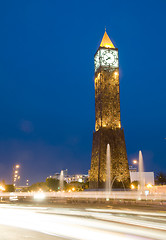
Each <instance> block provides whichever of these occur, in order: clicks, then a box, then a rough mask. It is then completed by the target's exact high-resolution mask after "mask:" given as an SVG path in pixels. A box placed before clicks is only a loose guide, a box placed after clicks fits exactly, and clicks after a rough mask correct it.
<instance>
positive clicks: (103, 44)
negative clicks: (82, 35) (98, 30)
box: [100, 30, 115, 48]
mask: <svg viewBox="0 0 166 240" xmlns="http://www.w3.org/2000/svg"><path fill="white" fill-rule="evenodd" d="M100 47H106V48H115V47H114V45H113V43H112V42H111V40H110V38H109V37H108V34H107V32H106V30H105V33H104V36H103V39H102V41H101V43H100Z"/></svg>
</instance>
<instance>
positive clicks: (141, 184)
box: [138, 151, 145, 194]
mask: <svg viewBox="0 0 166 240" xmlns="http://www.w3.org/2000/svg"><path fill="white" fill-rule="evenodd" d="M138 167H139V193H140V194H144V187H145V176H144V165H143V156H142V152H141V151H139V163H138Z"/></svg>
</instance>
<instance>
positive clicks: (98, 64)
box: [94, 51, 100, 71]
mask: <svg viewBox="0 0 166 240" xmlns="http://www.w3.org/2000/svg"><path fill="white" fill-rule="evenodd" d="M94 62H95V71H96V70H97V69H98V67H99V66H100V60H99V51H98V52H97V53H96V55H95V58H94Z"/></svg>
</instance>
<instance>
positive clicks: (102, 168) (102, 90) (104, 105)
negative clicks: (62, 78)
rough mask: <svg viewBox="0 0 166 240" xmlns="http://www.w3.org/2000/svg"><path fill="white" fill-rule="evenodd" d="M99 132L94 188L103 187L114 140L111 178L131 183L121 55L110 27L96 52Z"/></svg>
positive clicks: (94, 154) (95, 141) (92, 177)
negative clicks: (122, 115) (123, 118)
mask: <svg viewBox="0 0 166 240" xmlns="http://www.w3.org/2000/svg"><path fill="white" fill-rule="evenodd" d="M94 63H95V79H94V85H95V115H96V122H95V132H94V133H93V146H92V158H91V170H90V188H103V187H104V185H105V181H106V147H107V144H110V152H111V166H110V169H111V179H112V180H114V181H115V184H119V183H120V182H122V183H123V184H125V185H127V184H128V181H129V169H128V160H127V153H126V145H125V138H124V131H123V129H122V128H121V120H120V97H119V58H118V49H117V48H115V47H114V45H113V43H112V42H111V40H110V38H109V37H108V35H107V33H106V31H105V33H104V36H103V39H102V41H101V44H100V47H99V48H98V50H97V52H96V54H95V56H94Z"/></svg>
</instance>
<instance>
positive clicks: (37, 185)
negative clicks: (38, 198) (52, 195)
mask: <svg viewBox="0 0 166 240" xmlns="http://www.w3.org/2000/svg"><path fill="white" fill-rule="evenodd" d="M28 190H29V191H40V190H41V191H44V192H47V191H48V190H49V189H48V187H47V185H46V182H37V183H34V184H32V185H31V186H30V187H29V189H28Z"/></svg>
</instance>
